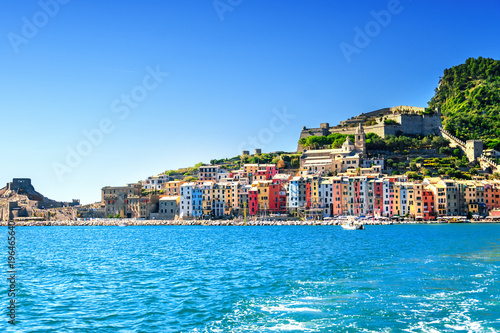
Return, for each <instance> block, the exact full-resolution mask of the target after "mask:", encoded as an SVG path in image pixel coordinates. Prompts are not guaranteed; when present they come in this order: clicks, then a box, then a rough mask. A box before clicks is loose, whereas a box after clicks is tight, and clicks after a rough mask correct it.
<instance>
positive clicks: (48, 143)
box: [0, 0, 500, 203]
mask: <svg viewBox="0 0 500 333" xmlns="http://www.w3.org/2000/svg"><path fill="white" fill-rule="evenodd" d="M59 1H60V2H56V0H46V1H34V0H24V1H8V2H5V3H3V4H2V7H3V8H2V9H3V10H1V11H0V22H1V23H0V35H1V36H2V38H1V39H0V40H1V42H0V48H1V53H0V54H1V57H2V61H1V62H0V71H1V73H2V80H1V81H0V91H1V94H2V98H1V99H0V112H1V121H0V124H1V126H2V131H1V135H2V144H1V145H0V155H1V156H2V159H1V163H0V182H3V183H6V182H8V181H10V180H11V179H12V178H14V177H29V178H32V180H33V184H34V185H35V187H36V189H37V190H38V191H40V192H41V193H43V194H45V195H46V196H48V197H50V198H53V199H56V200H70V199H72V198H80V199H81V200H82V202H84V203H90V202H94V201H98V200H100V189H101V187H103V186H106V185H124V184H126V183H130V182H135V181H138V180H141V179H145V178H147V176H150V175H154V174H158V173H160V172H162V171H165V170H168V169H176V168H178V167H186V166H191V165H193V164H195V163H197V162H208V161H210V159H213V158H224V157H232V156H236V155H238V154H239V151H240V150H241V148H246V149H251V150H253V149H254V148H262V150H263V151H264V152H270V151H276V150H285V151H293V150H294V149H295V148H296V145H297V140H298V136H299V132H300V130H301V128H302V126H304V125H305V126H308V127H317V126H319V123H321V122H329V123H330V124H332V125H334V124H337V123H338V122H339V121H340V120H343V119H345V118H347V117H351V116H354V115H357V114H359V113H361V112H367V111H372V110H375V109H378V108H383V107H389V106H397V105H402V104H403V105H413V106H426V105H427V102H428V101H429V99H430V98H431V97H432V95H433V94H434V88H435V87H436V86H437V84H438V80H439V76H441V75H442V73H443V70H444V69H445V68H449V67H451V66H454V65H458V64H460V63H463V62H464V61H465V59H467V58H469V57H478V56H483V57H490V58H494V59H500V46H499V43H498V36H499V35H500V25H499V24H498V15H499V13H500V11H499V10H500V3H498V1H493V0H491V1H478V2H472V1H439V2H436V1H419V0H413V1H409V0H401V1H399V2H398V1H392V0H391V1H326V0H317V1H312V2H306V1H286V2H285V1H281V2H277V1H274V2H273V1H247V0H243V1H238V0H221V1H215V2H214V1H211V0H207V1H205V0H203V1H200V0H193V1H169V0H167V1H165V0H163V1H160V0H143V1H127V2H118V1H106V2H104V1H81V0H71V1H68V0H64V1H63V0H59ZM44 8H45V9H44ZM381 11H383V12H381ZM373 13H378V15H380V17H379V20H380V21H376V19H375V16H377V15H375V16H374V14H373ZM384 13H385V15H384ZM387 13H388V15H387ZM356 27H357V28H359V29H358V30H355V28H356ZM356 31H361V32H362V34H366V36H365V38H364V39H363V38H362V37H360V35H358V33H357V32H356ZM357 35H358V36H357ZM341 45H344V46H345V45H349V46H350V47H352V48H350V50H351V51H352V50H353V48H356V52H354V53H351V54H349V55H348V56H346V55H345V54H344V52H343V51H342V48H341ZM344 49H345V47H344ZM154 72H156V74H154V75H151V73H154ZM167 73H168V74H167ZM155 78H156V79H155ZM127 96H128V97H127ZM127 98H128V99H129V102H126V100H127ZM127 103H129V104H127ZM278 114H279V116H278ZM103 124H104V126H103ZM100 126H101V128H100ZM97 129H98V130H99V131H100V132H99V133H101V134H96V133H97V132H96V130H97ZM103 130H105V131H103ZM84 132H87V133H94V136H93V137H92V136H91V138H92V140H93V142H91V140H89V139H88V137H86V136H85V134H84ZM252 138H256V139H255V140H252ZM253 141H256V144H258V147H254V146H255V144H254V143H250V142H253ZM69 151H74V152H75V153H76V154H78V157H76V158H75V156H73V155H72V153H68V152H69ZM80 153H81V154H80ZM69 155H71V156H72V157H70V158H69V160H68V156H69ZM68 161H69V162H68Z"/></svg>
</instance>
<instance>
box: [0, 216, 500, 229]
mask: <svg viewBox="0 0 500 333" xmlns="http://www.w3.org/2000/svg"><path fill="white" fill-rule="evenodd" d="M346 221H348V218H347V217H344V218H339V219H324V220H313V219H311V220H296V219H285V220H273V219H252V220H247V221H246V222H245V221H244V220H240V219H234V220H138V219H92V220H61V221H29V220H24V221H17V222H16V227H41V226H46V227H48V226H53V227H55V226H74V227H78V226H87V227H90V226H92V227H96V226H101V227H113V226H118V227H128V226H300V225H303V226H331V225H342V224H344V223H346ZM499 221H500V220H498V219H488V218H486V219H479V220H465V219H456V218H454V217H449V218H441V219H439V220H428V221H415V220H404V219H403V220H391V219H371V218H365V219H359V220H357V223H360V224H364V225H396V224H448V223H498V222H499ZM8 223H9V222H8V221H1V222H0V226H7V224H8ZM11 223H12V222H11Z"/></svg>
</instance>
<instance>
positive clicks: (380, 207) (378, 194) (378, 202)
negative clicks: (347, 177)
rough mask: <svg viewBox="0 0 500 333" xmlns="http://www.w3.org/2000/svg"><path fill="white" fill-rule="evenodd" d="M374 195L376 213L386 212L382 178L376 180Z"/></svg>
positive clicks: (374, 210)
mask: <svg viewBox="0 0 500 333" xmlns="http://www.w3.org/2000/svg"><path fill="white" fill-rule="evenodd" d="M373 187H374V195H373V212H374V214H375V215H382V214H383V213H384V183H383V180H382V179H377V180H376V181H375V184H374V185H373Z"/></svg>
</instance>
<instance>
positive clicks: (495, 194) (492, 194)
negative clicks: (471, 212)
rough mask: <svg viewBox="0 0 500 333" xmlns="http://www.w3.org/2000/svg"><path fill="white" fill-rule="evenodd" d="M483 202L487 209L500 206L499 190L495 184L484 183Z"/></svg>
mask: <svg viewBox="0 0 500 333" xmlns="http://www.w3.org/2000/svg"><path fill="white" fill-rule="evenodd" d="M484 204H485V205H486V207H487V208H488V211H491V210H494V209H496V208H499V207H500V191H499V189H498V186H497V185H496V184H485V185H484Z"/></svg>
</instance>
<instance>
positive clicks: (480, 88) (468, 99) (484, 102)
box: [426, 57, 500, 150]
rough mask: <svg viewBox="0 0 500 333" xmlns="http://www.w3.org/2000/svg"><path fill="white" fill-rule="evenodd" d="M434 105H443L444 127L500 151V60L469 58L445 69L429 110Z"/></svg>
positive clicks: (461, 136) (432, 108) (458, 135)
mask: <svg viewBox="0 0 500 333" xmlns="http://www.w3.org/2000/svg"><path fill="white" fill-rule="evenodd" d="M435 108H441V112H442V115H443V126H444V128H445V129H446V130H447V131H449V132H450V133H452V134H453V135H455V136H456V137H458V138H460V139H461V140H463V141H466V140H470V139H482V140H483V141H484V142H485V145H486V146H487V147H488V148H493V149H497V150H500V61H498V60H493V59H490V58H482V57H479V58H477V59H474V58H469V59H467V60H466V61H465V64H461V65H458V66H454V67H452V68H449V69H445V70H444V75H443V77H442V78H441V80H440V82H439V88H437V89H436V94H435V96H434V97H433V98H432V99H431V101H430V102H429V109H427V110H426V112H431V111H430V110H434V109H435Z"/></svg>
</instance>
